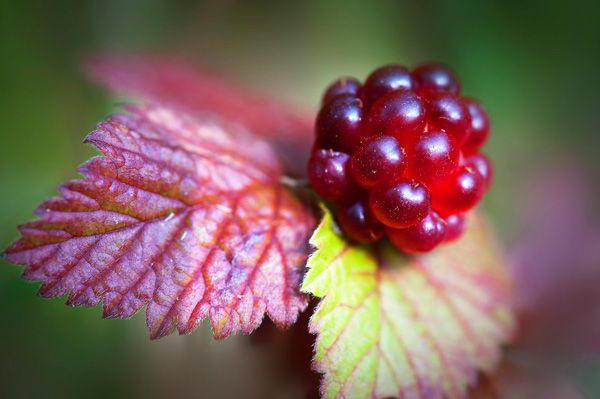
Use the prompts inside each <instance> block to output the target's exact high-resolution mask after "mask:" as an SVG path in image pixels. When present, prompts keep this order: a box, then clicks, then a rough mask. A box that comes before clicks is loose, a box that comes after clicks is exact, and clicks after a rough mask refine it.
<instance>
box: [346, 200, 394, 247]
mask: <svg viewBox="0 0 600 399" xmlns="http://www.w3.org/2000/svg"><path fill="white" fill-rule="evenodd" d="M337 219H338V222H339V224H340V227H341V228H342V230H344V232H345V233H346V234H347V235H348V236H349V237H350V238H351V239H353V240H354V241H357V242H360V243H362V244H370V243H372V242H375V241H377V240H379V239H380V238H381V237H382V236H383V225H382V224H381V223H380V222H379V221H378V220H377V219H376V218H375V216H373V213H372V212H371V209H370V208H369V206H368V204H366V203H365V202H364V201H357V202H355V203H354V204H352V205H350V206H343V207H341V208H340V209H339V210H338V213H337Z"/></svg>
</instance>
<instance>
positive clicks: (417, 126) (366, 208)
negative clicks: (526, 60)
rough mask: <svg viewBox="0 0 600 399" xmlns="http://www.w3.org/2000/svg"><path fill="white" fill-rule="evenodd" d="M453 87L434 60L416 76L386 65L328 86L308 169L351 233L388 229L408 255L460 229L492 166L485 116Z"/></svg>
mask: <svg viewBox="0 0 600 399" xmlns="http://www.w3.org/2000/svg"><path fill="white" fill-rule="evenodd" d="M459 93H460V84H459V82H458V79H457V78H456V76H455V75H454V73H453V72H452V71H451V70H449V69H448V68H446V67H445V66H442V65H439V64H426V65H421V66H419V67H418V68H416V69H414V70H413V71H412V72H411V71H409V70H408V69H406V68H405V67H403V66H400V65H389V66H384V67H382V68H379V69H377V70H375V71H374V72H373V73H371V75H370V76H369V77H368V78H367V79H366V81H365V82H364V84H361V83H360V82H359V81H358V80H356V79H354V78H342V79H339V80H337V81H335V82H334V83H333V84H332V85H331V86H329V88H328V89H327V91H326V92H325V95H324V97H323V104H322V108H321V110H320V112H319V115H318V117H317V122H316V141H315V146H314V148H313V152H312V156H311V159H310V162H309V166H308V173H309V177H310V181H311V183H312V185H313V187H314V189H315V191H316V192H317V194H319V195H320V196H321V197H322V198H323V199H325V200H326V201H329V202H330V203H331V204H332V205H333V206H334V207H335V209H336V216H337V220H338V223H339V225H340V227H341V228H342V230H343V231H344V233H345V234H346V235H347V236H348V237H350V238H351V239H353V240H355V241H358V242H360V243H372V242H375V241H377V240H379V239H381V238H382V237H383V236H384V235H387V237H388V238H389V239H390V241H391V242H392V243H393V244H394V245H395V246H396V247H397V248H399V249H400V250H402V251H404V252H410V253H414V252H427V251H430V250H432V249H433V248H434V247H436V246H437V245H438V244H439V243H441V242H443V241H451V240H454V239H456V238H458V237H459V236H460V235H461V234H462V231H463V229H464V223H465V221H464V213H465V212H466V211H468V210H469V209H471V208H472V207H474V206H475V205H476V204H477V203H478V202H479V200H481V198H482V196H483V194H484V192H485V191H486V189H487V188H488V187H489V185H490V180H491V177H492V166H491V164H490V160H489V159H488V157H487V156H485V155H484V154H482V153H480V152H479V149H480V148H481V146H482V145H483V144H484V143H485V142H486V140H487V138H488V136H489V132H490V124H489V120H488V117H487V114H486V113H485V111H484V110H483V108H482V107H481V106H480V105H479V104H478V103H477V102H476V101H474V100H472V99H469V98H464V97H461V96H460V95H459Z"/></svg>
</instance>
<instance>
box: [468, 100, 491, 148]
mask: <svg viewBox="0 0 600 399" xmlns="http://www.w3.org/2000/svg"><path fill="white" fill-rule="evenodd" d="M464 103H465V105H466V106H467V111H468V112H469V116H470V117H471V122H470V128H469V134H468V135H467V138H466V139H465V143H464V145H463V148H464V150H465V151H466V152H475V151H477V150H479V149H480V148H481V147H482V146H483V145H484V144H485V142H486V141H487V140H488V138H489V136H490V119H489V117H488V115H487V113H486V112H485V110H484V109H483V108H482V107H481V105H479V103H478V102H477V101H475V100H471V99H470V98H469V99H465V100H464Z"/></svg>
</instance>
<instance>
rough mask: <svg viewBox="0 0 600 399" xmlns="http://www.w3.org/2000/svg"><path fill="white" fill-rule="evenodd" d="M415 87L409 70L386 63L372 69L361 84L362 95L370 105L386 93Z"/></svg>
mask: <svg viewBox="0 0 600 399" xmlns="http://www.w3.org/2000/svg"><path fill="white" fill-rule="evenodd" d="M414 88H415V83H414V79H413V77H412V76H411V74H410V71H409V70H408V69H407V68H406V67H403V66H402V65H387V66H384V67H381V68H379V69H376V70H375V71H373V72H372V73H371V74H370V75H369V77H367V80H365V84H364V86H363V91H362V96H363V100H364V102H365V104H366V105H367V106H370V105H371V104H373V103H374V102H375V101H377V100H378V99H379V98H381V97H383V96H384V95H386V94H389V93H392V92H395V91H399V90H401V89H404V90H412V89H414Z"/></svg>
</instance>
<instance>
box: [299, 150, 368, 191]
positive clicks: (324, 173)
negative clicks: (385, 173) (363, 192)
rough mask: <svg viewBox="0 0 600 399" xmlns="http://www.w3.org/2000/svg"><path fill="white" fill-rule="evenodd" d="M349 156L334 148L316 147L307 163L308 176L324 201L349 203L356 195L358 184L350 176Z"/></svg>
mask: <svg viewBox="0 0 600 399" xmlns="http://www.w3.org/2000/svg"><path fill="white" fill-rule="evenodd" d="M349 160H350V156H349V155H348V154H345V153H343V152H337V151H334V150H324V149H316V150H315V151H313V154H312V156H311V158H310V161H309V163H308V165H309V166H308V177H309V179H310V182H311V184H312V186H313V188H314V189H315V191H316V192H317V194H319V195H320V196H321V197H323V199H325V200H326V201H331V202H336V203H350V202H352V201H353V200H354V199H355V198H356V197H358V190H359V188H358V186H357V185H356V183H355V182H354V181H353V180H352V179H351V178H350V173H349V172H348V163H349V162H348V161H349Z"/></svg>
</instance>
